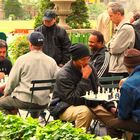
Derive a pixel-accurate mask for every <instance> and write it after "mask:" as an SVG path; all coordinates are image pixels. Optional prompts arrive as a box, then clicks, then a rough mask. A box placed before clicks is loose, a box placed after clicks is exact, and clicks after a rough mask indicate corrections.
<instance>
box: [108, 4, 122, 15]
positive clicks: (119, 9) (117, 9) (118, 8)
mask: <svg viewBox="0 0 140 140" xmlns="http://www.w3.org/2000/svg"><path fill="white" fill-rule="evenodd" d="M108 8H111V9H112V12H113V13H114V14H115V13H117V12H120V13H121V15H122V16H123V15H124V7H123V6H122V5H121V4H120V3H118V2H110V3H109V4H108Z"/></svg>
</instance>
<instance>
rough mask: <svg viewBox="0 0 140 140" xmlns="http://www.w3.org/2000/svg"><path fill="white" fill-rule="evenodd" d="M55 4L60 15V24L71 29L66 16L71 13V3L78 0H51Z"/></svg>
mask: <svg viewBox="0 0 140 140" xmlns="http://www.w3.org/2000/svg"><path fill="white" fill-rule="evenodd" d="M51 1H52V2H53V3H54V4H55V12H56V14H57V15H58V17H59V23H58V25H60V26H62V27H63V28H65V29H71V27H70V26H69V25H68V24H67V23H66V18H67V16H68V15H70V14H71V12H72V11H71V3H72V2H75V1H76V0H51Z"/></svg>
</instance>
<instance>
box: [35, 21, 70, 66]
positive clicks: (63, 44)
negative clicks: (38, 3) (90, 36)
mask: <svg viewBox="0 0 140 140" xmlns="http://www.w3.org/2000/svg"><path fill="white" fill-rule="evenodd" d="M35 30H36V31H39V32H41V33H42V34H43V35H44V37H45V42H44V45H43V52H44V53H45V54H47V55H49V56H50V57H52V58H54V59H55V61H56V63H57V64H58V65H59V64H65V63H66V62H68V61H69V59H70V54H69V47H70V45H71V42H70V40H69V37H68V34H67V32H66V31H65V29H63V28H61V27H59V26H57V25H56V24H54V25H53V26H51V27H46V26H45V25H41V26H39V27H37V28H36V29H35Z"/></svg>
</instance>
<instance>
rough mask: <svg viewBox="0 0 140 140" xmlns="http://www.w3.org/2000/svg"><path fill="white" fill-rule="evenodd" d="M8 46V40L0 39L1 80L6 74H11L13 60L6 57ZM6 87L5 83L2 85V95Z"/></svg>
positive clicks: (0, 91) (0, 94)
mask: <svg viewBox="0 0 140 140" xmlns="http://www.w3.org/2000/svg"><path fill="white" fill-rule="evenodd" d="M7 48H8V46H7V43H6V41H4V40H1V39H0V80H1V79H4V77H5V75H9V73H10V70H11V68H12V63H11V61H10V60H8V59H7V58H6V54H7ZM4 88H5V85H3V86H2V87H0V96H2V95H3V90H4Z"/></svg>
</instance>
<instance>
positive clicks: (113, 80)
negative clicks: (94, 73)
mask: <svg viewBox="0 0 140 140" xmlns="http://www.w3.org/2000/svg"><path fill="white" fill-rule="evenodd" d="M121 79H123V76H108V77H101V78H99V83H100V86H101V87H104V88H105V90H107V89H108V88H109V89H110V91H112V88H119V81H120V80H121ZM92 112H93V111H92ZM93 113H94V112H93ZM94 115H95V116H96V114H95V113H94ZM97 117H98V116H97ZM97 124H99V125H100V123H99V120H94V121H93V122H92V123H91V127H90V132H91V133H92V134H93V133H95V129H96V127H97Z"/></svg>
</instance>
